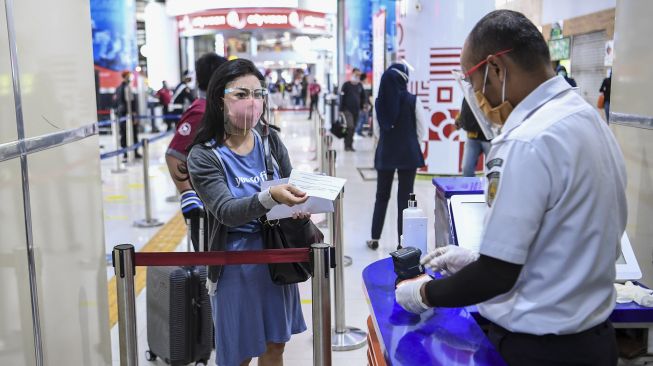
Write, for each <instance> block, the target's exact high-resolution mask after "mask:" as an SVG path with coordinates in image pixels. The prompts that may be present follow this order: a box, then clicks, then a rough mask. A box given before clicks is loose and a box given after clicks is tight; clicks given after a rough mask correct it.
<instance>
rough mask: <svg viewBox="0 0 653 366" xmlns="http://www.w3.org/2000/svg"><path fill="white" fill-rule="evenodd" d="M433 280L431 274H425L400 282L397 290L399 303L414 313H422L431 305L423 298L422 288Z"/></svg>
mask: <svg viewBox="0 0 653 366" xmlns="http://www.w3.org/2000/svg"><path fill="white" fill-rule="evenodd" d="M431 280H432V278H431V277H430V276H429V275H426V274H424V275H421V276H417V277H415V278H411V279H410V280H405V281H401V282H399V284H398V285H397V289H396V290H395V298H396V300H397V303H398V304H399V305H401V307H402V308H404V310H406V311H408V312H411V313H414V314H421V313H423V312H425V311H426V310H428V309H429V306H428V305H426V304H425V303H424V301H423V300H422V294H421V289H422V286H423V285H424V284H425V283H427V282H429V281H431Z"/></svg>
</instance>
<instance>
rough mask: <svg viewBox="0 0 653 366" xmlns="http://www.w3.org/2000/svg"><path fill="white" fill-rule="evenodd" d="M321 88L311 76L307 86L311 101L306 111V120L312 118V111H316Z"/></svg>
mask: <svg viewBox="0 0 653 366" xmlns="http://www.w3.org/2000/svg"><path fill="white" fill-rule="evenodd" d="M321 91H322V87H321V86H320V84H318V83H317V80H315V77H314V76H311V82H310V83H309V84H308V95H309V97H310V99H311V104H310V106H309V110H308V119H311V117H312V116H313V109H315V110H317V103H318V102H319V101H320V92H321Z"/></svg>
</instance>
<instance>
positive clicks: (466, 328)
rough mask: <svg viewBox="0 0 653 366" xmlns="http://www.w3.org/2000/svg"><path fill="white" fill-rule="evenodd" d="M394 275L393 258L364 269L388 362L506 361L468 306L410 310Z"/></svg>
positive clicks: (453, 364) (448, 364)
mask: <svg viewBox="0 0 653 366" xmlns="http://www.w3.org/2000/svg"><path fill="white" fill-rule="evenodd" d="M395 279H396V276H395V274H394V271H393V267H392V260H391V259H390V258H387V259H382V260H380V261H377V262H374V263H372V264H370V265H369V266H367V267H366V268H365V269H364V270H363V283H364V286H365V291H366V293H367V298H368V300H369V301H368V302H369V305H370V312H371V314H372V319H373V322H374V326H375V329H376V333H377V335H378V337H379V341H380V344H381V348H382V350H383V353H384V355H385V360H386V362H387V364H388V365H394V366H399V365H405V366H409V365H446V366H456V365H492V366H495V365H505V363H504V362H503V360H502V359H501V356H500V355H499V353H498V352H497V351H496V349H495V348H494V346H492V344H491V343H490V341H489V340H488V339H487V337H486V336H485V334H484V333H483V331H482V330H481V328H480V327H479V326H478V324H477V323H476V321H475V320H474V318H473V317H472V316H471V315H470V313H469V312H468V311H467V310H465V309H462V308H452V309H449V308H434V309H430V310H428V311H426V312H424V313H422V314H421V315H415V314H412V313H409V312H407V311H405V310H404V309H402V308H401V306H399V305H398V304H397V303H396V302H395V292H394V286H395V285H394V284H395Z"/></svg>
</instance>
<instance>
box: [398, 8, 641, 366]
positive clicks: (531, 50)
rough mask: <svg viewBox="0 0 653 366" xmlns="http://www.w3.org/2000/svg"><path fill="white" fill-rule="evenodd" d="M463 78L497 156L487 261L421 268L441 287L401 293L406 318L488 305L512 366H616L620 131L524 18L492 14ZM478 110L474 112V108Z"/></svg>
mask: <svg viewBox="0 0 653 366" xmlns="http://www.w3.org/2000/svg"><path fill="white" fill-rule="evenodd" d="M460 61H461V62H460V64H461V67H462V70H463V71H462V72H461V73H457V74H455V75H456V76H455V77H456V79H457V80H458V81H459V82H460V84H461V86H462V87H463V89H464V94H465V96H466V98H467V102H468V103H469V104H470V107H471V108H472V110H478V111H479V113H478V114H476V113H475V115H476V118H477V120H478V123H479V125H482V126H484V127H485V126H488V127H492V128H493V129H497V130H498V128H497V127H498V126H501V127H500V132H499V134H498V136H497V137H494V138H493V139H492V150H491V151H490V155H489V156H488V160H489V161H488V162H487V164H486V167H487V168H488V169H487V178H488V182H487V188H486V194H485V196H486V204H487V206H488V207H487V212H486V213H485V218H484V224H483V227H482V228H479V231H481V232H482V234H481V240H480V247H479V251H478V252H474V251H471V250H469V249H466V248H464V247H459V246H456V245H449V246H445V247H441V248H437V249H436V250H435V251H433V252H431V253H429V254H427V256H425V257H424V258H423V259H422V264H425V265H426V266H427V267H429V268H430V269H432V270H433V271H434V272H440V271H446V273H447V274H448V275H447V276H444V277H442V278H441V279H438V280H431V277H429V276H427V275H425V276H419V277H417V278H415V279H412V280H409V281H402V282H400V283H399V284H398V287H397V290H396V291H395V296H396V299H397V302H398V303H399V304H400V305H401V306H402V307H403V308H404V309H408V311H411V312H415V313H421V312H424V311H426V310H427V309H428V308H429V307H454V308H459V307H464V306H469V305H474V304H478V311H479V313H480V314H481V315H482V316H483V317H484V318H486V319H487V320H489V321H490V324H489V331H488V338H489V340H490V342H492V344H493V345H494V346H495V348H496V350H497V351H498V352H499V353H500V354H501V356H502V358H503V359H504V360H505V362H506V363H507V364H508V365H518V366H521V365H529V366H540V365H541V366H551V365H592V366H615V365H617V360H618V350H617V343H616V339H615V331H614V328H613V327H612V324H611V322H610V319H609V316H610V314H611V313H612V311H613V309H614V307H615V298H616V291H615V287H614V282H615V277H616V269H615V261H616V260H617V258H618V257H619V246H620V245H619V243H620V240H621V237H622V235H623V233H624V230H625V228H626V222H627V216H628V207H627V202H626V185H627V182H626V167H625V164H624V159H623V154H622V153H621V150H620V148H619V144H618V142H617V141H616V139H615V137H614V135H613V133H612V131H610V128H609V127H608V126H607V124H606V123H605V122H604V121H603V120H602V119H601V117H600V116H599V115H598V114H597V113H596V110H595V108H594V106H592V105H589V104H588V103H587V101H585V99H583V97H582V96H580V95H579V94H578V93H576V91H575V90H574V88H573V87H571V86H570V85H569V84H568V83H567V81H566V80H565V79H564V78H563V77H562V76H556V75H555V73H554V70H553V69H552V68H551V64H550V63H551V60H550V56H549V47H548V45H547V43H546V41H545V40H544V37H543V36H542V33H541V32H540V31H539V30H538V28H537V27H536V26H535V25H534V24H533V23H532V22H531V21H530V20H528V18H526V17H525V16H524V15H523V14H521V13H518V12H515V11H511V10H496V11H493V12H491V13H489V14H487V15H486V16H484V17H483V18H481V20H479V21H478V23H477V24H476V25H475V26H474V28H473V29H472V31H471V33H470V34H469V36H468V37H467V39H466V41H465V43H464V45H463V50H462V55H461V59H460ZM472 103H474V104H475V105H472Z"/></svg>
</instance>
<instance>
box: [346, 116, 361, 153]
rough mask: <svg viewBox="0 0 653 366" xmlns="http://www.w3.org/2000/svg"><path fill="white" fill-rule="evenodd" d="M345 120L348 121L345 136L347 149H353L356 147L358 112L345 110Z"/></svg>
mask: <svg viewBox="0 0 653 366" xmlns="http://www.w3.org/2000/svg"><path fill="white" fill-rule="evenodd" d="M344 114H345V121H346V122H347V135H346V136H345V149H352V148H353V147H354V130H356V122H357V121H358V112H356V113H352V112H350V111H344Z"/></svg>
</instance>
